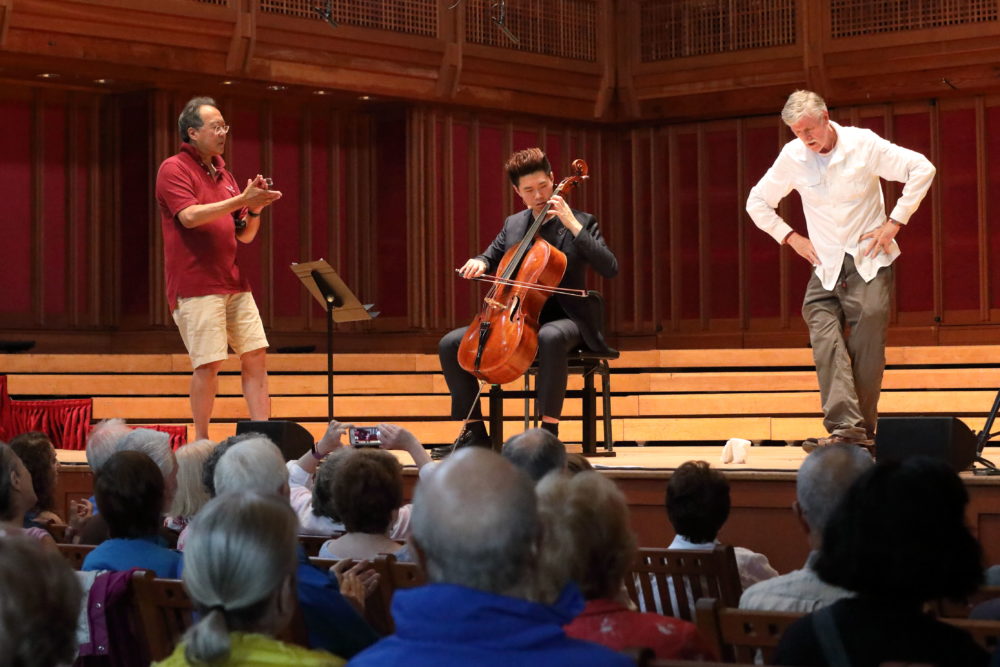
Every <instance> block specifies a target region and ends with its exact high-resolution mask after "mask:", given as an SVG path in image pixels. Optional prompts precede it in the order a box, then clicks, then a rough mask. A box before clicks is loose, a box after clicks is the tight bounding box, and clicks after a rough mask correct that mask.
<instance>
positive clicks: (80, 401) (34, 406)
mask: <svg viewBox="0 0 1000 667" xmlns="http://www.w3.org/2000/svg"><path fill="white" fill-rule="evenodd" d="M93 407H94V402H93V400H92V399H89V398H67V399H60V400H56V401H12V400H8V401H7V403H6V409H5V410H4V415H5V418H4V419H3V423H4V425H5V426H6V431H7V434H8V435H10V436H13V435H17V434H19V433H26V432H28V431H41V432H42V433H44V434H45V435H47V436H49V439H50V440H52V444H53V445H55V447H56V449H84V448H85V447H86V444H87V434H88V433H89V432H90V418H91V414H92V413H93Z"/></svg>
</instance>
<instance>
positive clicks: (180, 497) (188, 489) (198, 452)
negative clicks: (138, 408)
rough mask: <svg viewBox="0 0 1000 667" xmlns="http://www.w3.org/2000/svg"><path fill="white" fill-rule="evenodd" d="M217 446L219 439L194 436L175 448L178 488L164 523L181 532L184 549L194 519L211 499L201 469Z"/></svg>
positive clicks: (179, 536) (178, 546)
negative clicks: (203, 481) (191, 440)
mask: <svg viewBox="0 0 1000 667" xmlns="http://www.w3.org/2000/svg"><path fill="white" fill-rule="evenodd" d="M218 446H219V445H218V443H215V442H212V441H211V440H195V441H194V442H189V443H187V444H186V445H183V446H181V447H179V448H178V449H177V451H175V452H174V454H175V455H176V457H177V492H176V493H175V494H174V501H173V502H172V503H171V504H170V509H168V510H167V518H166V520H165V521H164V525H165V526H166V527H167V528H169V529H170V530H173V531H175V532H177V533H179V535H178V536H177V548H178V549H180V550H181V551H183V550H184V542H185V540H186V538H187V527H188V525H189V524H190V522H191V519H193V518H194V515H195V514H197V513H198V510H200V509H201V508H202V507H203V506H204V505H205V503H207V502H208V501H209V500H210V496H209V495H208V489H206V488H205V485H204V484H202V482H201V473H202V470H203V469H204V466H205V460H206V459H208V456H209V454H211V453H212V451H213V450H214V449H215V448H216V447H218Z"/></svg>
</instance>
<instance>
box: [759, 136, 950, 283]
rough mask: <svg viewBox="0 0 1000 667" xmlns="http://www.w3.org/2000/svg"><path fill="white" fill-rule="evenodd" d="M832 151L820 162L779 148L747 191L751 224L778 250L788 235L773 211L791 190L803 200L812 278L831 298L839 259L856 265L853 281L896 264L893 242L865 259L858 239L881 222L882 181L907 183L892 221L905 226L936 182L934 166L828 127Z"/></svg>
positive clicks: (881, 142)
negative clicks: (833, 135)
mask: <svg viewBox="0 0 1000 667" xmlns="http://www.w3.org/2000/svg"><path fill="white" fill-rule="evenodd" d="M830 125H832V126H833V128H834V130H836V132H837V143H836V145H835V146H834V149H833V150H832V151H831V152H830V153H828V154H827V155H826V156H819V155H817V154H816V153H814V152H813V151H811V150H809V149H808V148H807V147H806V145H805V144H804V143H802V141H800V140H799V139H793V140H792V141H789V142H788V143H787V144H785V146H784V148H782V149H781V153H780V154H779V155H778V159H777V160H775V161H774V164H773V165H771V168H770V169H768V170H767V173H766V174H764V177H763V178H761V179H760V181H759V182H758V183H757V185H755V186H754V187H753V189H751V190H750V196H749V197H748V198H747V206H746V209H747V213H749V214H750V217H751V218H752V219H753V221H754V224H756V225H757V226H758V227H760V228H761V229H762V230H764V231H765V232H767V233H768V234H770V235H771V236H772V237H773V238H774V240H775V241H777V242H778V243H781V242H782V241H784V239H785V237H787V236H788V234H789V232H791V231H792V228H791V227H790V226H789V225H788V223H786V222H785V221H784V220H782V219H781V217H779V216H778V214H777V213H776V212H775V209H776V208H777V207H778V203H779V202H780V201H781V200H782V199H784V197H785V196H786V195H787V194H788V193H789V192H791V191H792V190H793V189H794V190H798V192H799V195H800V196H801V198H802V209H803V212H804V213H805V218H806V228H807V231H808V235H809V239H810V240H811V241H812V243H813V247H815V249H816V254H817V256H818V257H819V260H820V265H819V266H817V267H816V275H817V276H818V277H819V279H820V282H821V283H822V284H823V287H825V288H826V289H828V290H832V289H833V287H834V285H835V284H836V282H837V278H838V277H839V275H840V270H841V267H842V265H843V262H844V254H845V253H847V254H850V255H851V256H852V257H854V263H855V266H856V267H857V269H858V274H860V275H861V277H862V278H864V280H865V282H868V281H870V280H871V279H872V278H874V277H875V274H876V273H878V270H879V269H880V268H882V267H883V266H889V265H890V264H892V262H893V261H894V260H895V259H896V258H897V257H898V256H899V246H898V245H897V244H896V242H895V240H894V241H893V242H892V248H891V250H890V252H889V253H888V254H886V253H879V254H878V256H876V257H875V258H871V257H865V256H864V252H865V251H866V250H868V247H869V244H870V243H871V242H872V241H871V240H870V239H868V240H865V242H864V243H860V239H861V236H862V235H864V234H866V233H868V232H870V231H872V230H874V229H877V228H878V227H879V226H880V225H882V224H883V223H884V222H885V221H886V215H885V202H884V201H883V198H882V187H881V184H880V182H879V179H880V178H884V179H886V180H889V181H899V182H900V183H905V185H904V186H903V192H902V194H901V195H900V197H899V200H898V201H897V202H896V206H895V208H893V210H892V215H891V216H889V217H891V218H892V219H893V220H895V221H897V222H901V223H903V224H906V223H907V222H908V221H909V219H910V216H911V215H913V213H914V211H916V210H917V207H918V206H919V205H920V202H921V201H922V200H923V198H924V195H926V194H927V190H928V188H930V186H931V181H932V180H933V179H934V172H935V169H934V165H932V164H931V163H930V161H929V160H928V159H927V158H926V157H924V156H923V155H921V154H920V153H918V152H916V151H912V150H910V149H908V148H903V147H902V146H897V145H895V144H893V143H891V142H889V141H886V140H885V139H883V138H882V137H880V136H878V135H877V134H875V133H874V132H872V131H871V130H866V129H863V128H859V127H844V126H841V125H838V124H837V123H834V122H833V121H830Z"/></svg>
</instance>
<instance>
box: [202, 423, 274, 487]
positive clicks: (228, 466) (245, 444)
mask: <svg viewBox="0 0 1000 667" xmlns="http://www.w3.org/2000/svg"><path fill="white" fill-rule="evenodd" d="M214 482H215V493H216V495H217V496H221V495H223V494H225V493H231V492H233V491H256V492H257V493H265V494H268V495H279V496H283V497H284V498H288V468H286V467H285V457H283V456H282V455H281V450H280V449H278V446H277V445H275V444H274V443H273V442H271V440H270V439H269V438H267V437H266V436H263V435H261V436H258V437H256V438H247V439H246V440H242V441H240V442H237V443H236V444H235V445H233V446H232V447H230V448H229V449H227V450H226V452H225V453H224V454H223V455H222V457H221V458H219V462H218V463H217V464H216V465H215V477H214Z"/></svg>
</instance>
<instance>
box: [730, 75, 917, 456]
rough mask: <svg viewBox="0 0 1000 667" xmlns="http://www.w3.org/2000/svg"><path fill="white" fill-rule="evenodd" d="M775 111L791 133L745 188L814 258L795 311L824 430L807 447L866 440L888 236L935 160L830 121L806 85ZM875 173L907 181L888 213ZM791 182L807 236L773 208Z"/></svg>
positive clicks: (873, 405)
mask: <svg viewBox="0 0 1000 667" xmlns="http://www.w3.org/2000/svg"><path fill="white" fill-rule="evenodd" d="M781 118H782V120H783V121H784V122H785V124H786V125H788V126H789V128H791V130H792V132H794V133H795V136H796V137H797V138H796V139H794V140H792V141H790V142H788V143H787V144H785V147H784V148H783V149H782V150H781V154H780V155H778V159H777V160H775V162H774V164H773V165H771V168H770V169H768V170H767V173H766V174H764V177H763V178H762V179H760V182H758V183H757V185H756V186H754V188H753V189H752V190H751V191H750V196H749V197H748V198H747V212H748V213H749V214H750V217H751V218H753V221H754V223H755V224H756V225H757V226H758V227H760V228H761V229H762V230H764V231H765V232H767V233H768V234H770V235H771V236H772V237H773V238H774V240H775V241H777V242H778V243H787V244H788V245H789V246H791V247H792V249H794V250H795V252H797V253H798V254H799V255H801V256H802V257H803V258H805V259H806V260H807V261H809V263H811V264H812V265H813V266H814V267H815V272H814V274H813V275H812V276H811V277H810V279H809V284H808V286H807V287H806V294H805V299H804V300H803V304H802V316H803V318H805V321H806V324H807V325H808V326H809V338H810V341H811V343H812V348H813V358H814V360H815V362H816V373H817V375H818V376H819V387H820V397H821V400H822V402H823V416H824V420H823V424H824V426H825V427H826V429H827V431H828V432H829V433H830V436H829V437H826V438H819V439H813V440H807V441H806V443H805V447H806V448H807V449H812V448H813V447H815V446H816V445H817V444H819V445H826V444H832V443H838V442H847V443H854V444H862V445H870V444H871V438H872V436H873V434H874V432H875V423H876V420H877V407H878V398H879V393H880V392H881V389H882V372H883V369H884V368H885V338H886V329H887V327H888V321H889V299H890V296H891V292H892V281H893V271H892V263H893V261H894V260H895V259H896V257H898V256H899V246H898V245H897V244H896V241H895V237H896V234H897V233H898V232H899V230H900V228H901V227H902V226H903V225H905V224H906V223H907V222H908V221H909V219H910V216H911V215H913V213H914V211H916V210H917V206H919V205H920V202H921V200H922V199H923V198H924V195H925V194H927V190H928V188H930V185H931V181H932V180H933V178H934V171H935V170H934V165H932V164H931V163H930V162H929V161H928V160H927V158H925V157H924V156H923V155H921V154H920V153H917V152H915V151H911V150H909V149H906V148H902V147H900V146H896V145H895V144H892V143H890V142H888V141H886V140H885V139H882V138H881V137H879V136H878V135H876V134H875V133H874V132H872V131H870V130H865V129H862V128H857V127H845V126H841V125H838V124H837V123H834V122H833V121H831V120H830V115H829V113H828V112H827V108H826V103H825V102H824V101H823V98H821V97H820V96H819V95H817V94H816V93H813V92H810V91H805V90H799V91H796V92H794V93H792V94H791V95H790V96H789V97H788V101H787V102H786V104H785V108H784V109H783V110H782V112H781ZM880 178H884V179H886V180H892V181H899V182H901V183H904V184H905V185H904V187H903V192H902V195H901V196H900V197H899V199H898V200H897V202H896V206H895V208H893V210H892V215H890V216H889V217H888V218H886V215H885V202H884V201H883V199H882V188H881V183H880V181H879V179H880ZM793 189H795V190H798V192H799V195H800V196H801V198H802V208H803V212H804V213H805V218H806V229H807V231H808V236H803V235H801V234H799V233H798V232H796V231H794V230H793V229H792V228H791V227H790V226H789V225H788V223H786V222H785V221H784V220H782V219H781V218H780V217H779V216H778V214H777V213H776V212H775V209H776V208H777V206H778V203H779V202H780V201H781V200H782V199H783V198H784V197H785V195H787V194H788V193H789V192H791V191H792V190H793ZM845 323H846V324H848V325H849V326H850V335H848V336H845V334H844V324H845Z"/></svg>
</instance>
